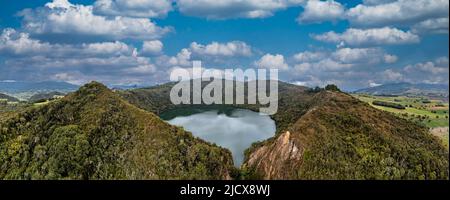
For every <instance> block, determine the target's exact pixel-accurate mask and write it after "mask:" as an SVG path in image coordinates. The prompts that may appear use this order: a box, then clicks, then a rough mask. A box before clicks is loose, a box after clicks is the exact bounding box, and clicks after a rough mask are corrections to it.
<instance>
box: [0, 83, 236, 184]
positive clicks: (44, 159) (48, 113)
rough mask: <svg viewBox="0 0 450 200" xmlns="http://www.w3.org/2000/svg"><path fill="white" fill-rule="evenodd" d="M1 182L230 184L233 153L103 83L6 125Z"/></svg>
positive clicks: (1, 146)
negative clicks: (205, 181)
mask: <svg viewBox="0 0 450 200" xmlns="http://www.w3.org/2000/svg"><path fill="white" fill-rule="evenodd" d="M0 131H1V132H0V136H1V137H0V163H1V164H0V179H224V178H228V171H229V169H231V167H232V159H231V153H230V152H229V151H227V150H224V149H222V148H219V147H217V146H214V145H212V144H209V143H206V142H204V141H202V140H200V139H196V138H194V137H193V136H192V135H191V134H190V133H187V132H185V131H183V130H182V129H180V128H177V127H174V126H171V125H169V124H167V123H165V122H163V121H162V120H160V119H159V118H158V117H157V116H155V115H154V114H152V113H149V112H146V111H143V110H141V109H139V108H136V107H134V106H132V105H130V104H129V103H127V102H126V101H124V100H122V99H121V98H120V97H119V96H117V95H116V94H114V93H113V92H111V91H110V90H108V89H107V88H106V87H104V86H103V85H101V84H98V83H91V84H89V85H86V86H84V87H82V88H80V90H79V91H77V92H75V93H73V94H71V95H68V96H67V97H65V98H63V99H60V100H56V101H53V102H51V103H48V104H46V105H42V106H37V107H31V108H29V109H28V110H26V111H23V112H21V113H19V114H18V116H15V117H12V118H10V119H8V120H6V122H3V123H1V124H0Z"/></svg>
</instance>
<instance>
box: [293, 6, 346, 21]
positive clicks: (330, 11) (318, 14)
mask: <svg viewBox="0 0 450 200" xmlns="http://www.w3.org/2000/svg"><path fill="white" fill-rule="evenodd" d="M344 17H345V7H344V6H342V5H341V4H340V3H339V2H337V1H334V0H327V1H319V0H310V1H308V2H307V3H306V5H305V6H304V11H303V12H302V13H301V14H300V16H299V17H298V19H297V21H298V22H299V23H301V24H303V23H316V22H323V21H337V20H340V19H343V18H344Z"/></svg>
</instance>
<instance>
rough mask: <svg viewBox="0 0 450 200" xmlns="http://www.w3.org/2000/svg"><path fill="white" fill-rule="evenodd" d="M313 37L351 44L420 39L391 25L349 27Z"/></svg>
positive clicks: (394, 42) (401, 42)
mask: <svg viewBox="0 0 450 200" xmlns="http://www.w3.org/2000/svg"><path fill="white" fill-rule="evenodd" d="M313 38H314V39H316V40H319V41H323V42H330V43H336V44H344V45H349V46H377V45H398V44H411V43H417V42H419V41H420V38H419V36H417V35H415V34H413V33H411V32H410V31H406V32H405V31H402V30H399V29H396V28H390V27H383V28H372V29H356V28H349V29H347V30H346V31H345V32H343V33H336V32H334V31H330V32H327V33H324V34H320V35H313Z"/></svg>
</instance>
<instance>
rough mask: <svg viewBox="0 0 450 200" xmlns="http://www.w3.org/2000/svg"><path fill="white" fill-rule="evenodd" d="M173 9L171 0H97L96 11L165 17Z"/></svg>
mask: <svg viewBox="0 0 450 200" xmlns="http://www.w3.org/2000/svg"><path fill="white" fill-rule="evenodd" d="M171 10H172V1H171V0H96V1H95V3H94V12H95V13H98V14H102V15H111V16H128V17H149V18H153V17H165V16H166V15H167V13H168V12H170V11H171Z"/></svg>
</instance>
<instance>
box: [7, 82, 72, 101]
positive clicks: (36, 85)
mask: <svg viewBox="0 0 450 200" xmlns="http://www.w3.org/2000/svg"><path fill="white" fill-rule="evenodd" d="M79 87H80V86H78V85H74V84H70V83H66V82H57V81H44V82H25V81H11V82H0V93H5V94H7V95H10V96H13V97H15V98H18V99H21V100H28V99H29V98H30V97H31V96H33V95H35V94H39V93H49V92H60V93H68V92H73V91H76V90H78V88H79Z"/></svg>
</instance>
